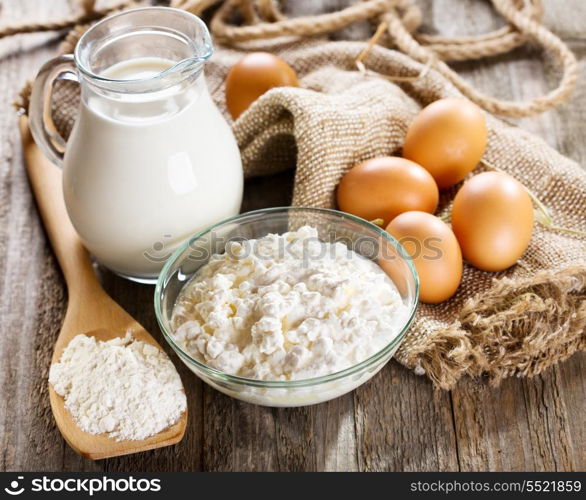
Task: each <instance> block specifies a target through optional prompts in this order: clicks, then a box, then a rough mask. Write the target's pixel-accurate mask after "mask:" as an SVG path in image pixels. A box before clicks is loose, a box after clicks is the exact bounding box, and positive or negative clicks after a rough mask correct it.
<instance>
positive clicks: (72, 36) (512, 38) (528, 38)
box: [0, 0, 579, 118]
mask: <svg viewBox="0 0 586 500" xmlns="http://www.w3.org/2000/svg"><path fill="white" fill-rule="evenodd" d="M95 1H96V0H79V2H80V4H81V7H82V12H81V13H80V14H78V15H75V16H70V17H68V18H65V19H62V20H57V21H53V22H43V23H28V24H24V25H19V26H4V27H0V38H3V37H6V36H11V35H15V34H19V33H31V32H37V31H54V30H61V29H65V28H72V27H73V30H72V31H71V32H70V33H69V35H68V37H67V39H66V40H65V43H64V45H63V47H62V48H63V49H64V50H66V51H69V50H71V49H72V48H73V47H74V46H75V43H76V42H77V40H78V39H79V37H80V36H81V34H82V33H83V31H85V29H86V26H83V25H85V24H87V23H89V22H91V21H93V20H96V19H99V18H101V17H104V16H106V15H109V14H111V13H112V12H114V11H116V10H121V9H127V8H130V7H133V6H135V5H137V4H139V3H140V1H139V0H125V1H123V2H121V3H119V4H117V5H114V6H110V7H108V8H104V9H96V7H95ZM413 1H414V0H361V1H358V2H357V3H355V4H353V5H350V6H349V7H346V8H344V9H342V10H339V11H336V12H332V13H326V14H320V15H315V16H306V17H296V18H288V17H287V16H286V15H285V14H284V13H283V12H282V10H281V9H280V7H279V5H278V3H277V0H170V5H171V7H175V8H179V9H184V10H187V11H189V12H192V13H193V14H195V15H197V16H200V17H201V16H202V15H203V14H204V13H205V12H206V11H208V10H209V9H212V8H215V9H216V10H215V12H214V14H213V16H212V19H211V22H210V29H211V32H212V34H213V35H214V37H215V39H216V40H217V41H219V42H221V43H223V44H226V45H236V44H238V43H242V42H247V41H251V40H261V39H270V38H276V37H282V36H300V37H306V36H316V35H326V34H329V33H332V32H334V31H337V30H340V29H342V28H345V27H346V26H349V25H350V24H353V23H356V22H358V21H373V22H375V23H377V24H378V27H379V29H377V32H376V33H375V36H374V37H373V38H372V39H371V41H370V42H369V44H368V45H367V47H366V49H365V50H364V51H363V52H362V53H361V54H359V56H358V58H357V61H356V62H357V66H358V67H359V69H360V70H361V71H363V72H366V65H365V63H364V61H365V60H366V59H367V58H368V54H369V53H370V51H371V50H372V47H373V46H374V45H376V44H377V43H381V44H383V45H386V46H394V47H396V48H398V49H399V50H401V51H402V52H404V53H405V54H407V55H409V56H410V57H412V58H413V59H415V60H417V61H419V62H420V63H422V64H423V65H424V66H423V70H422V71H421V72H420V73H419V75H415V76H413V77H409V76H407V77H406V76H393V75H381V76H383V77H386V78H389V79H391V80H395V81H414V80H419V79H423V78H425V75H426V74H427V72H428V70H429V69H430V68H433V69H435V70H436V71H438V72H439V73H441V74H442V75H443V76H444V77H446V78H447V79H448V80H449V81H450V82H452V83H453V85H454V86H455V87H456V88H458V90H460V92H462V94H464V95H465V96H466V97H467V98H469V99H470V100H471V101H473V102H475V103H476V104H478V105H479V106H481V107H482V108H484V109H485V110H487V111H489V112H491V113H493V114H496V115H502V116H508V117H511V118H521V117H526V116H533V115H536V114H540V113H543V112H545V111H548V110H550V109H552V108H554V107H556V106H559V105H560V104H562V103H563V102H565V101H566V100H567V99H568V97H569V96H570V95H571V93H572V92H573V90H574V88H575V86H576V82H577V80H578V75H579V68H578V62H577V60H576V57H575V56H574V54H573V53H572V52H571V50H570V49H569V48H568V46H567V45H566V44H565V43H564V42H563V41H562V40H561V39H560V38H559V37H557V36H556V35H554V34H553V33H552V32H551V31H549V30H548V29H547V28H546V27H545V26H543V24H542V22H541V20H542V16H543V8H542V5H541V0H491V1H492V4H493V6H494V8H495V9H496V11H497V12H498V13H499V14H500V15H501V16H502V17H503V18H504V19H505V20H506V21H507V25H506V26H504V27H503V28H500V29H498V30H495V31H492V32H490V33H486V34H482V35H478V36H463V37H457V38H450V37H442V36H432V35H426V34H421V33H417V29H418V28H419V26H420V24H421V10H420V9H419V8H418V7H417V6H416V5H415V4H414V3H413ZM236 14H238V15H239V17H240V18H241V20H242V21H243V24H242V25H236V24H231V20H233V19H234V17H235V15H236ZM527 42H533V43H535V44H537V45H539V46H541V47H542V48H543V49H544V51H545V52H547V53H549V54H550V55H551V56H552V57H553V58H554V59H555V60H556V61H557V62H558V63H559V65H560V67H561V69H562V75H561V78H560V82H559V84H558V86H557V87H556V88H555V89H553V90H551V91H549V92H548V93H546V94H545V95H543V96H540V97H537V98H535V99H533V100H531V101H526V102H516V101H506V100H501V99H497V98H495V97H492V96H489V95H487V94H484V93H482V92H481V91H479V90H477V89H475V88H474V87H472V86H471V85H470V83H468V82H467V81H466V80H464V79H463V78H462V77H461V76H460V75H458V73H456V72H455V71H454V70H453V69H452V68H450V67H449V66H448V64H447V63H448V62H454V61H465V60H478V59H482V58H487V57H493V56H497V55H500V54H504V53H507V52H510V51H511V50H513V49H514V48H516V47H519V46H521V45H523V44H525V43H527ZM372 72H373V71H369V73H372ZM375 73H376V72H375Z"/></svg>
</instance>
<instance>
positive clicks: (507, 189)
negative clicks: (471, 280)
mask: <svg viewBox="0 0 586 500" xmlns="http://www.w3.org/2000/svg"><path fill="white" fill-rule="evenodd" d="M452 228H453V230H454V233H455V234H456V237H457V238H458V241H459V242H460V247H461V248H462V254H463V255H464V258H465V259H466V260H467V261H468V262H469V263H470V264H472V265H473V266H475V267H477V268H478V269H483V270H485V271H501V270H503V269H506V268H508V267H510V266H512V265H513V264H514V263H515V262H517V259H519V257H521V255H523V253H524V252H525V250H526V249H527V246H528V245H529V240H530V239H531V232H532V231H533V203H532V202H531V197H530V196H529V194H528V193H527V191H526V189H525V188H524V187H523V185H522V184H521V183H520V182H518V181H517V180H515V179H513V178H512V177H511V176H510V175H507V174H505V173H502V172H485V173H482V174H479V175H476V176H474V177H472V179H470V180H469V181H467V182H466V183H465V184H464V185H463V186H462V188H461V189H460V191H458V194H457V195H456V197H455V198H454V206H453V208H452Z"/></svg>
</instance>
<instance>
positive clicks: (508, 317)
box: [401, 266, 586, 389]
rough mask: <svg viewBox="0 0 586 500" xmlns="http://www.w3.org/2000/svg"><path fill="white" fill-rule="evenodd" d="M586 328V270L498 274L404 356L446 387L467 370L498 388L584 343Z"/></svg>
mask: <svg viewBox="0 0 586 500" xmlns="http://www.w3.org/2000/svg"><path fill="white" fill-rule="evenodd" d="M576 332H581V335H576ZM584 333H586V268H585V267H583V266H574V267H570V268H567V269H563V270H559V271H555V272H554V271H543V272H540V273H538V274H536V275H535V276H533V277H531V278H527V279H522V280H519V279H516V280H512V279H509V278H501V279H499V280H495V282H494V287H493V288H492V289H490V290H489V291H487V292H486V293H484V294H482V295H478V296H476V297H474V298H472V299H470V300H468V301H467V302H466V303H465V304H464V307H463V309H462V312H461V314H460V318H459V320H458V321H457V322H455V323H453V324H452V325H450V326H449V327H448V328H444V329H437V330H435V331H433V333H432V334H430V335H427V336H426V338H425V339H424V341H423V342H422V343H421V344H420V345H418V346H417V347H416V348H412V349H410V350H409V351H408V353H404V354H405V355H404V356H402V359H401V361H402V362H404V363H405V364H406V365H407V366H409V367H412V368H414V369H415V371H416V372H417V373H419V374H424V373H425V374H426V375H427V376H428V377H429V378H430V379H431V380H432V381H433V382H434V384H435V385H436V386H437V387H440V388H442V389H452V388H453V387H454V386H455V385H456V383H457V382H458V380H460V378H461V377H462V376H463V375H464V374H466V375H470V376H485V377H487V378H488V379H489V380H490V383H491V385H494V386H496V385H498V384H499V383H500V382H501V381H502V380H503V379H504V378H507V377H512V376H524V377H532V376H535V375H539V374H540V373H542V372H543V371H544V370H546V369H547V368H549V367H550V366H552V365H554V364H556V363H558V362H560V361H563V360H565V359H567V358H569V357H570V356H571V355H572V354H574V353H575V352H577V351H579V350H584V349H586V337H585V336H584Z"/></svg>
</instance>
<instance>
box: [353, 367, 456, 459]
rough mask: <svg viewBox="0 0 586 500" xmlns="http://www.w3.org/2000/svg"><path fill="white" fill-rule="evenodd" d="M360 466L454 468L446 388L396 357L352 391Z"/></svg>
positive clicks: (450, 416) (450, 411) (453, 436)
mask: <svg viewBox="0 0 586 500" xmlns="http://www.w3.org/2000/svg"><path fill="white" fill-rule="evenodd" d="M354 404H355V408H356V433H357V441H358V450H359V454H358V460H359V468H360V470H365V471H457V470H458V469H459V466H458V458H457V452H456V436H455V433H454V425H453V417H452V406H451V402H450V396H449V393H448V392H445V391H438V390H434V389H433V387H432V386H431V384H430V383H429V381H428V380H427V379H426V378H424V377H419V376H417V375H415V374H414V373H412V372H409V371H407V370H406V369H405V368H403V367H401V366H399V365H398V364H397V363H395V362H391V363H389V364H388V365H387V366H386V367H385V368H384V369H383V370H381V372H380V373H379V374H377V375H376V376H375V377H374V378H373V379H372V380H371V381H370V382H369V383H367V384H365V385H364V386H362V387H359V388H358V389H357V390H356V391H355V397H354Z"/></svg>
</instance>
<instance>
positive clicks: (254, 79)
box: [226, 52, 299, 119]
mask: <svg viewBox="0 0 586 500" xmlns="http://www.w3.org/2000/svg"><path fill="white" fill-rule="evenodd" d="M298 86H299V80H298V79H297V75H296V74H295V71H293V68H291V66H289V65H288V64H287V63H286V62H285V61H283V59H281V58H280V57H277V56H275V55H273V54H269V53H268V52H251V53H250V54H247V55H245V56H244V57H243V58H242V59H240V61H238V62H237V63H236V64H235V65H234V66H232V68H231V69H230V71H229V72H228V76H227V77H226V105H227V106H228V111H229V112H230V114H231V115H232V118H234V119H236V118H238V117H239V116H240V115H241V114H242V113H243V112H244V111H246V110H247V109H248V107H249V106H250V105H251V104H252V103H253V102H254V101H256V100H257V99H258V98H259V97H260V96H261V95H263V94H264V93H265V92H267V91H268V90H270V89H272V88H274V87H298Z"/></svg>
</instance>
